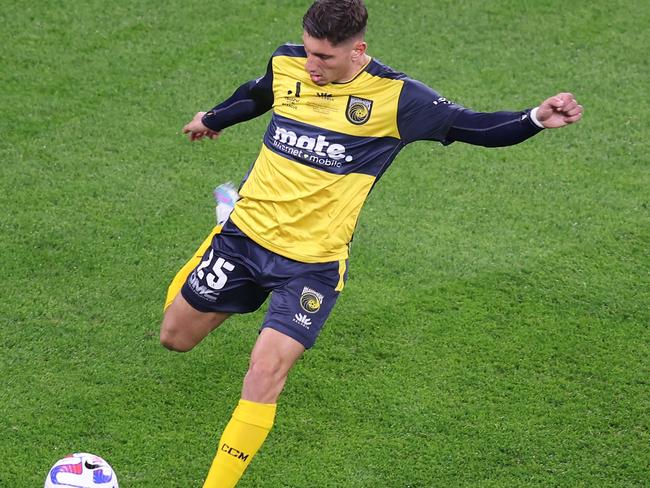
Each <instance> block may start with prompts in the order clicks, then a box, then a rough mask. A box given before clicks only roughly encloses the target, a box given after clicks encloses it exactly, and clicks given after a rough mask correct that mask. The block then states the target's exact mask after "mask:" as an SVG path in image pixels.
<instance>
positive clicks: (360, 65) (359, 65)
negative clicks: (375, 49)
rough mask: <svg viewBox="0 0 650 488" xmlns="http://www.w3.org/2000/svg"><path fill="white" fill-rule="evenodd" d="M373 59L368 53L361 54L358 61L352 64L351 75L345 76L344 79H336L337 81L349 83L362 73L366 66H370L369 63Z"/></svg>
mask: <svg viewBox="0 0 650 488" xmlns="http://www.w3.org/2000/svg"><path fill="white" fill-rule="evenodd" d="M371 59H372V58H371V57H370V56H368V55H367V54H364V55H363V56H361V57H360V58H359V60H358V61H357V62H355V63H353V64H352V67H351V69H350V73H349V75H348V76H345V77H344V79H342V80H339V81H336V83H349V82H351V81H352V80H354V79H355V78H356V77H357V76H358V75H359V73H361V71H363V70H364V69H365V68H366V66H368V63H370V60H371Z"/></svg>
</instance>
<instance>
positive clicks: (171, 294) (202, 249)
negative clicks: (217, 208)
mask: <svg viewBox="0 0 650 488" xmlns="http://www.w3.org/2000/svg"><path fill="white" fill-rule="evenodd" d="M219 232H221V226H220V225H218V226H217V227H215V228H214V229H212V232H210V235H209V236H208V237H206V238H205V241H203V243H202V244H201V245H200V246H199V248H198V249H197V250H196V252H195V253H194V255H193V256H192V257H191V258H190V260H189V261H188V262H187V263H185V264H184V265H183V267H182V268H181V269H180V271H179V272H178V273H176V276H174V279H173V280H172V282H171V284H170V285H169V288H167V298H166V299H165V306H164V307H163V310H167V307H169V306H170V305H171V304H172V302H173V301H174V298H176V295H178V293H179V292H180V291H181V288H183V285H184V284H185V280H187V277H188V276H189V275H190V273H191V272H192V270H193V269H194V268H196V267H197V266H198V265H199V263H200V262H201V259H203V255H204V254H205V253H206V252H207V251H208V249H210V245H211V244H212V238H213V237H214V235H215V234H218V233H219Z"/></svg>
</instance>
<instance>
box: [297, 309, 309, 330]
mask: <svg viewBox="0 0 650 488" xmlns="http://www.w3.org/2000/svg"><path fill="white" fill-rule="evenodd" d="M293 321H294V322H295V323H296V324H300V325H302V326H303V327H304V328H305V329H309V326H310V325H311V319H310V318H309V317H307V316H306V315H305V314H304V313H297V314H296V315H294V316H293Z"/></svg>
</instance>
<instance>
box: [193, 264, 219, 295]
mask: <svg viewBox="0 0 650 488" xmlns="http://www.w3.org/2000/svg"><path fill="white" fill-rule="evenodd" d="M187 283H188V284H189V285H190V288H191V289H192V290H193V291H194V293H196V294H197V295H198V296H200V297H202V298H204V299H205V300H208V301H210V302H216V301H217V298H218V297H219V292H218V291H214V290H213V289H211V288H208V287H207V286H204V285H202V284H201V281H200V280H199V278H198V277H197V276H196V271H192V274H191V275H190V279H189V280H188V281H187Z"/></svg>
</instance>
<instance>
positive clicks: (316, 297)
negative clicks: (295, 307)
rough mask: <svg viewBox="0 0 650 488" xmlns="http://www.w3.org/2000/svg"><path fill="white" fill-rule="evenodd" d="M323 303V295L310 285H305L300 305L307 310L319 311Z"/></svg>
mask: <svg viewBox="0 0 650 488" xmlns="http://www.w3.org/2000/svg"><path fill="white" fill-rule="evenodd" d="M322 303H323V295H321V294H320V293H318V292H317V291H315V290H312V289H311V288H309V287H308V286H305V287H304V288H303V289H302V294H301V295H300V306H301V307H302V309H303V310H304V311H305V312H309V313H316V312H318V311H319V310H320V306H321V304H322Z"/></svg>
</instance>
